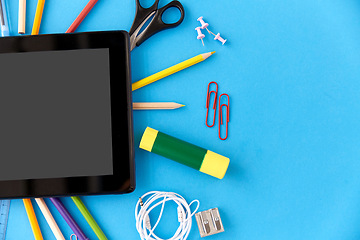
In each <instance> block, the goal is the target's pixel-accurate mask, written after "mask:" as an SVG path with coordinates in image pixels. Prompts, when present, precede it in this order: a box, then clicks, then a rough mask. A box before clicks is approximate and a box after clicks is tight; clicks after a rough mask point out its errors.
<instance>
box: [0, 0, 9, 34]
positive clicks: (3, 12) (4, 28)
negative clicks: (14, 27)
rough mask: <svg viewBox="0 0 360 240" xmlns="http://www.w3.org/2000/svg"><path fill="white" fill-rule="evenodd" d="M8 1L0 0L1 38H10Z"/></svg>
mask: <svg viewBox="0 0 360 240" xmlns="http://www.w3.org/2000/svg"><path fill="white" fill-rule="evenodd" d="M6 1H7V0H0V24H1V36H2V37H7V36H10V30H9V19H8V15H7V4H6Z"/></svg>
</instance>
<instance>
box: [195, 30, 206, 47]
mask: <svg viewBox="0 0 360 240" xmlns="http://www.w3.org/2000/svg"><path fill="white" fill-rule="evenodd" d="M200 29H201V27H197V28H195V30H196V31H197V33H198V36H197V39H201V42H202V45H203V46H205V45H204V41H203V38H204V37H205V35H204V34H203V33H202V32H201V30H200Z"/></svg>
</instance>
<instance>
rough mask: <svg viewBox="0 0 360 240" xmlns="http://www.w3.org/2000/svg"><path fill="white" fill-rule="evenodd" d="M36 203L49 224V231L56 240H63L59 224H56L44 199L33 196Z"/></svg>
mask: <svg viewBox="0 0 360 240" xmlns="http://www.w3.org/2000/svg"><path fill="white" fill-rule="evenodd" d="M35 201H36V203H37V205H38V206H39V208H40V210H41V212H42V214H43V215H44V217H45V219H46V221H47V223H48V224H49V226H50V229H51V231H52V232H53V233H54V235H55V238H56V240H65V237H64V235H63V234H62V233H61V231H60V228H59V226H58V225H57V224H56V221H55V219H54V217H53V216H52V214H51V212H50V210H49V208H48V207H47V205H46V203H45V201H44V199H42V198H35Z"/></svg>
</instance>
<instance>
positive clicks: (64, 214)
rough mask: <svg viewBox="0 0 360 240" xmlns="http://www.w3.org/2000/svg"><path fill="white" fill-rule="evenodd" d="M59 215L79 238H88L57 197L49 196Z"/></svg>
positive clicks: (86, 239)
mask: <svg viewBox="0 0 360 240" xmlns="http://www.w3.org/2000/svg"><path fill="white" fill-rule="evenodd" d="M50 201H51V202H52V203H53V204H54V206H55V207H56V209H57V210H58V211H59V213H60V215H61V216H62V217H63V218H64V220H65V221H66V223H67V224H68V225H69V227H70V228H71V229H72V230H73V232H74V233H75V235H76V236H77V237H78V238H79V239H80V240H89V238H88V237H86V236H85V234H84V232H83V231H82V230H81V228H80V227H79V225H78V224H77V223H76V222H75V220H74V218H73V217H72V216H71V215H70V213H69V211H68V210H67V209H66V207H65V206H64V204H63V203H62V202H61V200H60V199H59V198H50Z"/></svg>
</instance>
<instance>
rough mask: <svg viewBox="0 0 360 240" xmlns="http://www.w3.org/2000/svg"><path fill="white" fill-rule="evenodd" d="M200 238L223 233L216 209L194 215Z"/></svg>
mask: <svg viewBox="0 0 360 240" xmlns="http://www.w3.org/2000/svg"><path fill="white" fill-rule="evenodd" d="M195 218H196V222H197V225H198V227H199V232H200V236H201V237H206V236H210V235H213V234H216V233H220V232H223V231H224V227H223V224H222V222H221V218H220V213H219V209H218V208H212V209H209V210H206V211H202V212H198V213H196V214H195Z"/></svg>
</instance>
